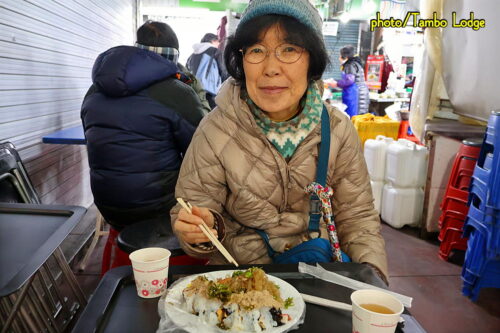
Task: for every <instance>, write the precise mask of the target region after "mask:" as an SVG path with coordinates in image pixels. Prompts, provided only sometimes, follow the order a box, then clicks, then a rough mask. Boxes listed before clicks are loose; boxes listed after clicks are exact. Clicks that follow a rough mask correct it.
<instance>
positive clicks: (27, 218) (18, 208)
mask: <svg viewBox="0 0 500 333" xmlns="http://www.w3.org/2000/svg"><path fill="white" fill-rule="evenodd" d="M85 212H86V209H85V208H83V207H78V206H52V205H32V204H14V203H0V271H1V274H0V297H3V296H6V295H10V294H11V293H13V292H15V291H17V290H19V288H21V287H22V285H23V284H24V283H25V282H26V281H27V280H28V279H29V278H30V277H31V276H32V275H33V274H34V273H35V272H36V271H37V270H38V269H39V268H40V266H42V265H43V264H44V263H45V261H46V260H47V258H48V257H50V256H51V255H52V253H53V252H54V251H55V250H56V249H57V247H58V246H59V245H61V243H62V241H63V240H64V239H65V238H66V237H67V236H68V234H69V233H70V232H71V231H72V230H73V228H74V227H75V226H76V225H77V224H78V222H79V221H80V219H81V218H82V217H83V215H84V214H85Z"/></svg>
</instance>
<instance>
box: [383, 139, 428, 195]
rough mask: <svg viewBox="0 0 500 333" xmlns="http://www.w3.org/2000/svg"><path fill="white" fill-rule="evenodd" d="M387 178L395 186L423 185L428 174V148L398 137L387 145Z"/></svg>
mask: <svg viewBox="0 0 500 333" xmlns="http://www.w3.org/2000/svg"><path fill="white" fill-rule="evenodd" d="M385 168H386V171H385V180H386V181H387V182H389V183H391V184H392V186H394V187H422V186H424V185H425V178H426V176H427V148H426V147H423V146H420V145H417V144H415V143H413V142H411V141H409V140H405V139H398V141H395V142H393V143H391V144H390V145H389V147H387V157H386V164H385Z"/></svg>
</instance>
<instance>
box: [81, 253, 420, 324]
mask: <svg viewBox="0 0 500 333" xmlns="http://www.w3.org/2000/svg"><path fill="white" fill-rule="evenodd" d="M321 265H322V266H323V267H324V268H326V269H328V270H330V271H335V272H337V273H339V274H342V275H345V276H348V277H350V278H354V279H357V280H360V281H365V282H369V283H371V284H373V285H377V286H380V287H383V286H384V284H383V282H382V281H381V280H380V278H379V277H378V276H377V275H376V274H375V273H374V271H373V270H372V269H371V268H370V267H369V266H367V265H362V264H357V263H328V264H321ZM259 266H261V267H262V268H263V269H264V270H265V271H266V272H267V273H268V274H271V275H274V276H276V277H278V278H280V279H283V280H285V281H287V282H288V283H290V284H291V285H293V286H294V287H295V288H296V289H297V290H298V291H299V292H302V293H306V294H310V295H315V296H319V297H323V298H329V299H332V300H336V301H340V302H346V303H350V294H351V292H352V290H351V289H348V288H345V287H342V286H339V285H336V284H333V283H329V282H326V281H323V280H320V279H316V278H314V277H312V276H310V275H308V274H304V273H299V272H298V265H296V264H292V265H259ZM246 267H249V266H243V267H241V268H242V269H244V268H246ZM225 269H234V267H232V266H172V267H170V269H169V284H171V283H172V282H174V281H176V280H177V279H179V278H181V277H184V276H188V275H191V274H197V273H203V272H209V271H215V270H225ZM158 300H159V298H153V299H145V298H140V297H138V296H137V291H136V287H135V283H134V280H133V277H132V269H131V267H130V266H124V267H118V268H115V269H113V270H110V271H109V272H108V273H107V274H106V275H105V276H104V278H103V279H102V280H101V282H100V283H99V286H98V287H97V289H96V291H95V292H94V295H93V296H92V298H91V300H90V302H89V304H88V305H87V307H86V308H85V310H84V312H83V313H82V315H81V317H80V319H79V320H78V322H77V324H76V326H75V328H74V330H73V333H90V332H109V333H112V332H120V333H127V332H131V333H132V332H141V333H149V332H151V333H154V332H156V329H157V328H158V324H159V320H160V317H159V315H158ZM403 317H404V319H405V326H404V328H402V329H401V328H398V330H397V332H407V333H422V332H425V330H424V329H423V328H422V327H421V326H420V325H419V324H418V322H417V321H416V320H415V319H414V318H413V317H412V316H411V315H410V314H409V313H408V311H405V313H404V315H403ZM333 331H334V332H340V333H342V332H349V333H351V331H352V323H351V313H350V312H348V311H343V310H337V309H330V308H326V307H322V306H318V305H314V304H308V303H306V318H305V322H304V324H302V325H301V326H300V327H299V329H297V330H296V331H294V332H315V333H316V332H320V333H321V332H333Z"/></svg>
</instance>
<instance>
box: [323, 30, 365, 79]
mask: <svg viewBox="0 0 500 333" xmlns="http://www.w3.org/2000/svg"><path fill="white" fill-rule="evenodd" d="M359 24H360V21H349V22H347V24H343V23H340V24H339V28H338V31H337V36H325V42H326V50H327V51H328V55H329V56H330V62H331V64H330V66H329V67H327V68H326V71H325V73H323V78H324V79H328V78H334V79H336V80H338V79H340V77H341V73H340V63H339V55H340V49H341V48H342V47H344V46H346V45H349V44H350V45H352V46H354V47H356V48H357V47H358V41H359Z"/></svg>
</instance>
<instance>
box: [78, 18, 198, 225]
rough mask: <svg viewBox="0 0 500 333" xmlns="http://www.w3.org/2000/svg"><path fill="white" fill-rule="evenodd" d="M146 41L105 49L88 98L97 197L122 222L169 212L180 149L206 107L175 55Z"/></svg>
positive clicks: (111, 218)
mask: <svg viewBox="0 0 500 333" xmlns="http://www.w3.org/2000/svg"><path fill="white" fill-rule="evenodd" d="M146 24H147V23H146ZM138 42H139V38H138ZM142 46H143V47H142V49H141V48H139V47H132V46H118V47H114V48H112V49H110V50H108V51H106V52H104V53H102V54H101V55H100V56H99V57H98V58H97V60H96V62H95V65H94V68H93V70H92V80H93V83H94V84H93V85H92V87H91V88H90V90H89V92H88V93H87V95H86V96H85V99H84V102H83V105H82V114H81V116H82V121H83V124H84V130H85V137H86V139H87V150H88V155H89V164H90V176H91V187H92V193H93V195H94V201H95V204H96V206H97V207H98V208H99V210H100V211H101V213H102V215H103V216H104V218H105V219H106V221H107V222H109V223H110V224H111V225H112V226H113V227H115V228H117V229H120V228H122V227H123V226H126V225H129V224H132V223H135V222H139V221H144V220H152V219H155V218H161V217H165V216H168V212H169V210H170V208H171V207H172V206H173V205H174V203H175V198H174V189H175V184H176V181H177V176H178V170H179V168H180V165H181V163H182V156H183V155H184V153H185V152H186V149H187V147H188V146H189V143H190V142H191V138H192V136H193V133H194V131H195V129H196V127H197V125H198V123H199V122H200V120H201V119H202V117H203V116H204V114H205V112H204V110H203V107H202V105H201V103H200V100H199V98H198V96H197V95H196V93H195V91H194V90H193V89H192V88H191V87H190V86H189V85H188V84H186V83H184V82H183V81H182V80H181V79H179V77H181V78H182V77H184V76H183V75H180V74H179V70H178V67H177V65H176V61H170V60H168V59H166V58H165V57H162V56H161V55H159V54H157V53H154V52H151V51H149V50H147V49H144V48H147V47H148V46H145V47H144V45H142ZM177 47H178V45H177ZM167 48H168V47H158V48H157V49H159V50H160V51H162V49H163V51H165V50H164V49H167Z"/></svg>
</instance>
